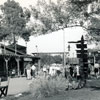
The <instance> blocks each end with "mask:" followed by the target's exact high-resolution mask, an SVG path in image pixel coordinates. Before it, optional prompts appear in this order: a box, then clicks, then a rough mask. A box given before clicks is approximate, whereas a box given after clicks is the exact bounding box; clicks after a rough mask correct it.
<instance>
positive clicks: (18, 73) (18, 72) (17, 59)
mask: <svg viewBox="0 0 100 100" xmlns="http://www.w3.org/2000/svg"><path fill="white" fill-rule="evenodd" d="M16 61H17V75H18V76H20V68H19V67H20V65H19V61H20V58H19V57H18V58H16Z"/></svg>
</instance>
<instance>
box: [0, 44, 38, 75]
mask: <svg viewBox="0 0 100 100" xmlns="http://www.w3.org/2000/svg"><path fill="white" fill-rule="evenodd" d="M18 48H19V49H20V50H19V49H18ZM23 51H24V52H23ZM25 51H26V47H23V46H21V45H17V49H16V50H15V49H14V48H13V47H11V46H4V45H2V44H1V45H0V76H5V75H11V73H12V70H15V73H16V75H18V76H20V75H24V74H25V72H24V70H25V67H26V65H27V63H28V62H32V63H33V64H34V63H37V65H38V67H39V60H40V58H39V57H37V56H32V55H27V54H26V52H25Z"/></svg>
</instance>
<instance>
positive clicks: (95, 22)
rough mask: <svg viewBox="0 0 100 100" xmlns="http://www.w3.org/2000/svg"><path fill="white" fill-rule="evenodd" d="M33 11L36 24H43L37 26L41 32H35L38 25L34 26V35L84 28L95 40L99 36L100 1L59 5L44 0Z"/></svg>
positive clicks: (74, 0) (70, 0)
mask: <svg viewBox="0 0 100 100" xmlns="http://www.w3.org/2000/svg"><path fill="white" fill-rule="evenodd" d="M50 1H51V0H50ZM31 10H32V12H31V13H32V16H33V17H34V18H35V19H36V22H37V20H38V21H40V23H41V24H40V25H37V27H39V28H41V30H35V28H34V27H35V26H36V25H35V24H36V23H35V24H34V25H33V29H34V30H33V33H34V32H37V33H40V34H47V33H50V32H52V31H56V30H59V29H61V28H67V27H73V26H82V27H84V28H85V29H86V31H87V32H88V33H89V35H91V36H92V37H93V38H95V40H96V38H97V36H99V31H98V29H100V28H99V21H100V17H99V16H100V0H63V1H62V0H58V1H57V3H53V2H52V1H51V2H49V3H46V2H45V0H44V2H41V1H39V2H38V3H37V8H36V7H34V6H32V7H31ZM99 40H100V39H99Z"/></svg>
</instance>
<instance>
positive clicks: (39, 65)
mask: <svg viewBox="0 0 100 100" xmlns="http://www.w3.org/2000/svg"><path fill="white" fill-rule="evenodd" d="M40 68H41V61H40V59H38V70H40Z"/></svg>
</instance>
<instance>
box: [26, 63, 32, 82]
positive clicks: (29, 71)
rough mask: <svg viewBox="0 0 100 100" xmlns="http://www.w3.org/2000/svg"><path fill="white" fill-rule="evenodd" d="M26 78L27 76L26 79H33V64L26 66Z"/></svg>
mask: <svg viewBox="0 0 100 100" xmlns="http://www.w3.org/2000/svg"><path fill="white" fill-rule="evenodd" d="M26 76H27V77H26V78H27V79H28V80H29V79H31V78H32V76H31V64H30V63H28V64H27V65H26Z"/></svg>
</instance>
